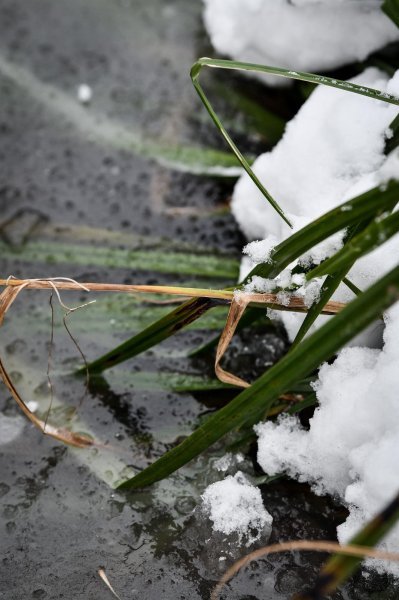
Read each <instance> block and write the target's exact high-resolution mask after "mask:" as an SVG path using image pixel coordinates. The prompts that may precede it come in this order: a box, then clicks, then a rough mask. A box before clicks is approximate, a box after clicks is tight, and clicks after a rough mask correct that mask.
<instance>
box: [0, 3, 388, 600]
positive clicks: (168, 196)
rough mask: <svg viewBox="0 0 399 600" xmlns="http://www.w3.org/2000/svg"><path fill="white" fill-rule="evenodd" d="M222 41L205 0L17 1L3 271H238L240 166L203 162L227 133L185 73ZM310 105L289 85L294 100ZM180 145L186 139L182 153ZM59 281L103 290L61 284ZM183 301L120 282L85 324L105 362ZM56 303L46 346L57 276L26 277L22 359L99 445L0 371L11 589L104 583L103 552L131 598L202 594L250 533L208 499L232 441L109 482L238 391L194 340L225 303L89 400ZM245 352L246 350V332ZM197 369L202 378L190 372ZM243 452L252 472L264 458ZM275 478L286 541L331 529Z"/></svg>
mask: <svg viewBox="0 0 399 600" xmlns="http://www.w3.org/2000/svg"><path fill="white" fill-rule="evenodd" d="M210 52H211V50H210V49H209V46H208V41H207V39H206V36H205V34H204V31H203V28H202V24H201V4H200V2H194V1H192V2H187V0H186V1H183V0H173V1H169V2H166V1H162V0H150V1H148V2H137V1H134V0H114V1H112V2H111V1H110V0H96V1H95V2H94V1H93V0H68V1H61V0H59V1H58V2H54V1H53V0H35V1H34V2H33V1H32V2H27V1H26V0H1V1H0V98H1V102H0V135H1V147H0V206H1V225H0V234H1V238H0V244H1V252H2V255H1V256H2V259H1V268H2V276H8V275H11V274H12V275H15V276H21V277H44V276H45V277H49V276H64V277H73V278H76V279H78V280H80V281H113V282H135V283H175V284H178V283H185V284H198V285H203V286H207V287H220V286H222V285H225V284H227V283H230V284H231V283H233V282H234V281H236V279H237V273H238V257H239V253H240V248H241V246H242V243H243V240H242V238H241V235H240V233H239V231H238V230H237V227H236V225H235V223H234V221H233V219H232V217H231V216H230V215H229V213H228V210H227V200H228V197H229V195H230V193H231V190H232V180H231V179H226V178H222V179H220V178H215V177H213V176H209V175H199V174H193V173H192V172H190V171H192V170H193V168H192V165H193V163H192V161H191V163H190V164H188V163H189V162H190V160H189V157H190V152H192V149H193V148H194V151H195V152H196V148H198V147H202V148H206V147H212V148H214V149H220V150H223V149H224V148H223V145H222V144H221V143H220V141H219V139H218V137H217V135H216V134H215V132H214V130H213V129H212V126H211V125H210V124H209V121H208V119H207V117H206V115H205V114H204V111H203V110H202V109H201V107H200V105H199V101H198V100H197V98H196V96H195V93H194V91H193V90H192V88H191V84H190V82H189V77H188V71H189V68H190V66H191V64H192V63H193V62H194V60H195V59H196V58H197V57H198V56H200V55H203V54H208V53H210ZM204 81H206V83H207V85H208V86H209V87H210V89H211V90H214V91H215V90H218V93H219V95H216V97H215V100H216V102H217V103H218V106H219V107H220V108H221V109H222V110H223V109H224V110H225V113H224V114H225V116H226V119H227V122H228V124H229V125H230V126H231V127H232V128H233V130H234V132H235V134H236V137H237V138H238V139H240V140H241V142H242V144H244V146H243V147H244V149H245V150H246V151H247V152H256V151H257V150H259V149H261V148H265V147H267V140H266V139H264V138H262V137H260V136H259V135H257V134H256V132H255V130H254V128H251V122H250V119H249V118H248V116H247V115H246V114H244V113H242V112H241V113H240V112H238V113H237V112H235V113H233V112H231V109H230V108H229V107H228V106H224V105H225V104H226V102H225V100H223V99H222V98H223V94H221V93H220V86H221V85H222V87H223V85H225V83H224V81H223V78H219V79H217V78H215V77H214V76H211V75H207V76H206V77H205V79H204ZM80 83H88V84H90V86H91V87H92V89H93V100H92V102H91V104H90V106H88V107H82V106H80V105H79V103H78V102H77V100H76V88H77V86H78V85H79V84H80ZM247 86H248V94H252V98H255V97H257V96H258V95H259V93H262V92H261V91H260V87H259V84H257V83H253V84H250V83H248V82H247ZM273 94H274V99H273ZM273 94H272V95H271V96H272V100H273V102H274V103H276V93H275V92H274V93H273ZM294 109H295V102H292V101H290V102H289V103H288V104H287V105H286V106H284V107H283V108H282V109H281V110H282V115H283V114H284V116H289V115H290V114H291V112H292V111H293V110H294ZM171 148H179V152H178V153H177V154H176V153H174V154H173V156H172V158H171V154H170V150H171ZM182 148H183V149H185V150H182ZM187 148H188V149H189V151H187ZM171 163H173V164H172V165H171ZM187 256H188V258H187ZM63 300H64V302H66V303H67V304H68V305H76V304H80V303H81V302H84V301H87V298H86V296H85V294H84V293H74V294H72V293H68V294H67V293H66V294H64V295H63ZM56 304H57V302H56V300H54V305H56ZM167 310H169V308H168V307H164V306H161V305H155V306H154V305H153V304H149V303H148V302H142V301H141V300H138V299H137V298H130V299H127V298H125V297H121V296H113V297H109V296H103V297H99V299H98V301H97V303H96V304H95V305H92V306H89V307H86V308H84V309H81V310H80V311H78V312H77V313H76V314H75V315H73V316H71V317H70V321H69V323H70V326H71V328H72V330H73V333H74V335H75V337H76V338H77V339H78V341H79V345H80V347H81V348H82V350H83V351H84V353H85V355H86V356H87V358H89V359H93V358H95V357H97V356H99V355H100V354H101V353H102V352H103V351H105V350H107V349H110V348H111V347H113V346H114V345H115V344H116V343H117V342H119V341H121V340H124V339H126V338H128V337H129V336H130V335H132V334H133V333H134V332H136V331H138V330H140V329H141V328H143V327H144V326H146V325H147V324H149V323H150V322H152V321H153V320H154V319H155V318H157V317H159V316H160V315H161V314H164V313H165V311H167ZM55 317H56V324H55V339H54V346H53V348H52V350H51V353H50V354H49V340H50V324H51V314H50V306H49V294H48V293H47V292H31V291H30V292H28V291H27V292H25V293H22V294H21V296H20V298H19V299H18V301H17V302H16V303H15V305H14V306H13V307H12V309H11V310H10V312H9V314H8V316H7V318H6V321H5V324H4V327H3V329H2V337H1V348H2V353H3V356H4V360H5V364H6V367H7V369H8V370H9V372H10V373H11V374H12V378H13V381H14V383H15V384H16V385H17V387H18V390H19V391H20V393H21V395H22V396H23V397H24V399H25V400H26V401H28V400H29V401H34V402H36V403H37V404H38V414H40V415H45V414H46V411H47V407H48V405H49V402H50V396H49V389H48V386H47V376H46V372H47V368H48V362H49V356H50V363H51V373H52V382H53V386H54V399H53V407H52V411H51V413H50V421H51V422H52V423H55V424H57V423H63V424H65V423H67V424H69V425H70V426H72V427H73V428H74V429H75V430H80V431H85V432H88V433H90V434H91V435H93V436H94V437H95V439H96V440H97V441H98V442H99V446H98V447H96V448H94V449H90V450H74V449H70V448H67V447H65V446H63V445H61V444H59V443H57V442H55V441H53V440H51V439H49V438H46V437H43V436H42V435H41V434H40V433H39V432H38V431H37V430H36V429H35V428H34V427H33V426H31V425H30V424H29V423H28V422H27V421H25V419H24V417H22V416H21V414H20V411H19V409H18V407H17V406H16V404H15V402H14V401H13V400H12V399H11V398H10V397H9V394H8V393H7V391H6V389H5V388H4V387H2V388H1V390H0V391H1V396H0V409H1V411H2V415H1V420H0V436H1V437H0V550H1V552H0V598H2V599H4V600H20V599H26V598H32V599H47V600H50V599H51V600H52V599H54V600H55V599H59V598H65V599H72V598H73V599H74V600H76V599H82V600H83V599H84V600H91V599H93V600H94V599H96V600H100V599H101V600H103V599H104V600H108V599H110V598H112V595H111V592H110V591H109V590H108V589H107V588H106V587H105V585H104V584H103V582H102V581H101V580H100V578H99V576H98V569H99V568H101V567H103V568H105V569H106V572H107V574H108V577H109V579H110V581H111V582H112V584H113V585H114V588H115V589H116V590H117V592H118V593H119V595H120V597H121V599H122V600H127V599H133V598H137V597H140V598H143V599H155V598H157V599H158V598H165V599H172V598H181V599H187V598H190V599H192V600H194V599H197V598H198V599H200V598H201V599H204V598H207V597H208V596H209V592H210V590H211V589H212V587H213V585H214V583H215V581H217V579H218V577H219V576H220V575H221V574H222V572H223V570H224V569H225V567H226V565H228V564H230V563H231V562H232V561H233V560H234V559H236V558H238V557H239V556H241V555H242V554H243V553H245V552H247V551H248V549H247V548H245V547H244V546H242V545H241V546H240V545H239V544H238V542H237V540H235V541H234V540H233V543H231V541H229V540H224V539H223V538H220V537H217V536H214V535H213V534H212V532H211V530H210V527H209V523H207V522H206V520H205V519H203V518H202V517H201V516H200V515H198V514H197V513H195V514H194V515H193V509H194V508H195V507H196V506H197V505H198V503H199V498H200V494H201V493H202V491H203V490H204V488H205V487H206V485H207V484H208V483H210V482H212V481H215V480H217V479H218V478H220V474H219V473H218V472H217V471H216V470H215V469H214V468H213V463H214V461H215V459H216V458H217V457H219V456H221V455H223V453H224V448H223V446H222V445H219V446H217V447H215V448H214V449H212V452H209V453H208V454H206V455H204V456H202V457H201V458H200V459H198V460H197V461H194V463H193V464H191V465H190V466H189V467H187V468H185V469H182V470H181V471H180V472H179V473H177V474H176V475H174V476H173V477H171V478H169V479H168V480H167V481H164V482H162V483H160V484H157V485H154V486H153V487H151V488H150V489H147V490H145V491H143V492H140V493H136V494H132V495H130V496H126V495H122V494H120V493H117V492H115V491H113V489H112V485H113V484H114V483H115V482H116V481H118V480H120V479H121V478H123V477H124V476H127V475H128V474H129V473H132V472H134V471H135V470H136V469H137V468H142V467H144V466H145V465H147V464H149V463H151V462H152V461H153V460H155V459H156V458H157V457H158V456H160V455H161V454H162V453H163V452H164V451H165V450H167V449H168V448H170V447H171V446H172V445H173V444H175V443H177V442H178V440H179V439H180V438H181V436H184V435H187V434H189V433H190V432H191V431H192V430H193V428H194V427H195V426H196V425H197V424H198V423H199V422H200V421H201V419H202V418H204V416H205V415H206V414H208V412H209V410H213V408H214V407H215V406H216V405H218V403H222V402H224V401H225V400H226V397H225V395H224V394H223V392H220V391H218V390H217V389H215V384H214V378H213V376H212V371H211V367H210V364H209V363H207V362H206V361H205V362H202V361H193V360H189V359H188V358H187V354H188V351H189V350H191V349H192V348H195V347H196V346H198V345H199V344H201V343H203V342H204V341H206V340H207V339H208V338H209V337H212V335H213V333H212V332H215V331H216V330H218V329H220V327H221V326H222V324H223V318H224V317H225V311H224V309H218V310H216V311H214V314H209V315H208V316H206V318H205V319H204V320H203V321H202V322H200V323H197V324H195V326H194V327H192V328H191V329H190V330H189V331H186V332H184V333H183V334H181V335H179V336H178V337H176V338H174V339H172V340H170V341H168V342H166V343H164V344H162V345H161V346H159V347H158V348H156V349H154V350H153V351H151V352H147V353H146V354H144V355H143V356H141V357H139V358H137V359H135V360H132V361H130V362H129V363H127V364H126V365H124V366H122V367H120V368H118V369H113V370H112V371H110V372H107V373H106V375H105V378H104V380H102V381H97V382H95V383H94V384H93V385H92V386H91V388H90V392H89V393H88V394H86V397H85V398H84V400H83V402H82V401H81V399H82V396H83V395H84V383H83V382H82V381H81V380H77V379H75V378H73V377H71V376H69V375H68V372H70V370H71V368H72V367H73V366H75V365H76V364H78V363H79V361H80V356H79V353H78V351H77V348H76V347H75V346H74V344H73V343H72V342H71V340H70V338H69V337H68V336H67V334H66V332H65V330H64V328H63V327H62V323H61V311H60V309H59V308H58V307H56V309H55ZM266 335H267V336H269V337H268V338H267V339H268V341H269V342H270V343H271V344H272V346H273V347H274V350H273V349H272V350H271V354H270V356H266V355H264V361H265V363H267V362H268V361H269V362H272V361H273V360H276V358H278V356H279V353H281V352H282V351H283V350H284V341H283V339H282V338H281V335H280V334H278V333H276V332H274V331H273V330H268V331H267V332H266ZM259 343H261V341H260V342H259ZM242 344H243V345H244V346H245V345H246V344H247V340H246V338H245V337H244V339H243V341H242ZM269 345H270V344H269ZM234 352H235V355H233V356H232V358H231V360H233V361H234V360H237V353H238V355H239V353H240V349H239V348H238V349H237V346H235V349H234ZM243 354H244V355H247V354H248V352H247V350H243ZM255 354H256V348H255ZM245 360H248V359H247V358H246V359H245ZM248 363H249V364H250V363H251V361H250V360H249V361H248ZM260 367H262V365H260ZM201 385H202V386H203V388H204V390H203V391H202V392H201V391H198V388H199V387H201ZM193 386H194V387H196V389H197V391H196V392H195V393H190V392H189V391H184V390H188V389H191V388H192V387H193ZM212 386H213V387H212ZM216 387H217V386H216ZM176 390H179V391H176ZM181 390H183V391H181ZM74 408H78V410H77V411H74ZM241 467H242V468H243V469H244V470H247V471H248V473H253V465H252V461H251V459H250V458H249V459H248V460H247V461H246V462H245V463H244V465H243V466H241ZM262 493H263V496H264V500H265V505H266V507H267V508H268V510H269V511H270V512H271V513H272V515H273V517H274V525H273V531H272V534H271V538H270V541H272V542H273V541H277V540H289V539H298V538H300V539H302V538H312V539H334V535H335V528H336V525H337V524H338V523H340V522H341V521H342V520H343V519H344V518H345V511H344V510H342V509H341V508H339V507H337V506H335V505H334V503H333V502H332V501H330V500H328V499H320V498H317V497H315V496H314V495H312V494H311V493H310V491H309V490H308V488H307V487H305V486H300V485H298V484H294V483H290V482H284V481H280V482H277V483H275V484H273V485H269V486H264V487H263V489H262ZM267 542H268V538H267V537H265V538H263V539H261V540H260V541H259V545H262V544H264V543H267ZM322 560H323V557H320V556H314V555H309V554H302V555H299V554H297V555H282V556H276V557H270V558H268V559H267V560H263V561H259V562H258V563H257V564H255V565H253V566H251V567H250V568H249V569H247V570H246V571H245V572H243V573H242V574H240V575H239V576H237V577H236V578H235V580H234V581H233V582H232V584H231V587H230V588H229V589H228V590H227V592H226V594H225V597H226V598H263V599H265V598H267V599H273V600H274V599H276V600H277V599H285V598H290V596H291V595H292V593H293V592H295V591H298V590H299V589H301V588H303V587H304V586H306V585H308V584H309V583H310V582H311V581H312V579H313V578H314V577H315V574H316V572H317V570H318V568H319V566H320V564H321V562H322ZM370 582H371V583H370ZM388 583H389V581H388V578H385V577H376V576H373V577H371V578H363V577H362V576H361V575H358V576H356V577H355V579H353V580H352V581H351V582H350V583H349V584H348V585H347V586H346V587H345V588H344V589H343V590H341V592H338V593H337V594H336V595H335V596H334V598H337V599H338V598H339V599H341V598H342V599H348V600H349V599H359V600H360V599H363V598H364V599H365V598H387V599H388V598H395V597H396V596H397V593H396V592H395V589H394V587H393V586H392V585H388Z"/></svg>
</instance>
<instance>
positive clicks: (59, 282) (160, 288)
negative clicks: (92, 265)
mask: <svg viewBox="0 0 399 600" xmlns="http://www.w3.org/2000/svg"><path fill="white" fill-rule="evenodd" d="M1 285H6V286H7V288H13V289H15V288H17V289H18V288H20V287H24V288H28V289H37V290H40V289H54V290H56V291H57V290H82V289H84V290H86V291H94V292H118V293H127V294H137V293H147V294H148V293H151V294H169V295H177V296H184V297H191V298H193V297H196V298H212V299H216V300H221V301H223V302H226V303H230V311H229V314H228V317H227V321H226V325H225V327H224V330H223V332H222V335H221V336H220V340H219V344H218V347H217V351H216V360H215V373H216V376H217V377H218V379H220V381H223V382H224V383H228V384H230V385H236V386H238V387H244V388H246V387H249V386H250V384H249V383H248V382H246V381H244V380H243V379H241V378H240V377H237V376H236V375H234V374H232V373H229V372H227V371H225V370H224V369H222V367H221V366H220V361H221V359H222V358H223V356H224V354H225V352H226V350H227V348H228V346H229V344H230V342H231V339H232V337H233V335H234V332H235V330H236V328H237V325H238V323H239V321H240V319H241V317H242V315H243V314H244V311H245V309H246V307H247V306H248V305H251V306H257V307H269V308H273V309H277V310H288V311H294V312H307V310H308V307H307V306H306V305H305V304H304V301H303V299H302V298H300V297H299V296H295V295H294V294H292V295H291V296H290V297H289V298H288V302H284V304H283V303H281V301H279V298H278V294H256V293H254V294H251V293H246V292H241V291H235V292H234V291H230V290H207V289H200V288H186V287H175V286H164V285H125V284H114V283H77V282H76V281H74V280H71V279H67V278H53V279H14V278H12V277H9V278H8V279H0V286H1ZM344 306H345V304H343V303H342V302H332V301H331V302H327V304H326V305H325V306H324V308H323V310H322V313H323V314H326V315H333V314H336V313H337V312H339V311H340V310H342V308H344Z"/></svg>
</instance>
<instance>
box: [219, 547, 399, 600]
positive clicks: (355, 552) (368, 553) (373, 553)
mask: <svg viewBox="0 0 399 600" xmlns="http://www.w3.org/2000/svg"><path fill="white" fill-rule="evenodd" d="M294 550H302V551H303V550H305V551H312V552H335V553H337V554H339V555H346V556H355V557H360V558H362V557H368V558H379V559H381V560H393V561H396V562H399V554H396V553H393V552H383V551H381V550H375V549H374V548H369V547H366V546H358V545H352V544H351V545H347V546H340V545H339V544H338V542H325V541H313V540H298V541H293V542H282V543H281V544H272V545H270V546H265V547H263V548H259V549H258V550H254V551H253V552H250V554H247V555H246V556H244V557H243V558H240V559H239V560H238V561H236V562H235V563H234V564H233V565H232V566H231V567H230V568H229V569H228V570H227V571H226V572H225V574H224V575H223V577H222V578H221V579H220V581H219V582H218V584H217V585H216V586H215V588H214V590H213V591H212V594H211V600H217V599H218V598H219V594H220V592H221V591H222V589H223V587H224V586H225V585H226V583H228V582H229V581H230V580H231V579H232V578H233V577H234V575H236V574H237V573H238V571H239V570H240V569H242V568H243V567H245V566H246V565H247V564H249V563H250V562H252V561H253V560H256V559H258V558H262V556H267V555H269V554H278V553H280V552H292V551H294Z"/></svg>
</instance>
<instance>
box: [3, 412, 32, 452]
mask: <svg viewBox="0 0 399 600" xmlns="http://www.w3.org/2000/svg"><path fill="white" fill-rule="evenodd" d="M25 425H26V420H25V419H24V418H23V417H19V416H18V417H7V416H6V415H0V446H1V445H2V444H9V443H10V442H12V441H14V440H15V439H16V438H17V437H19V436H20V435H21V433H22V430H23V428H24V427H25Z"/></svg>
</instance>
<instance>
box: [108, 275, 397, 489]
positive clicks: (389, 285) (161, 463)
mask: <svg viewBox="0 0 399 600" xmlns="http://www.w3.org/2000/svg"><path fill="white" fill-rule="evenodd" d="M398 298H399V267H396V268H395V269H393V270H392V271H390V272H389V273H388V274H387V275H385V277H383V278H381V279H380V280H379V281H378V282H377V283H375V284H374V285H373V286H371V287H370V288H369V289H368V290H366V291H365V292H364V293H363V294H361V295H360V296H358V297H357V298H356V299H355V300H354V301H353V302H351V303H350V304H348V306H346V308H345V309H344V310H343V311H342V312H341V313H339V314H337V315H336V316H335V317H334V318H333V319H331V320H330V321H329V322H328V323H326V324H325V325H324V326H323V327H321V328H320V329H319V330H317V331H316V332H315V333H314V334H313V335H311V336H310V337H308V338H307V339H305V340H304V341H303V342H302V343H301V344H300V345H298V346H297V347H296V348H294V350H293V351H292V352H289V353H288V354H287V355H286V356H285V357H283V358H282V359H281V360H280V361H279V362H278V363H277V364H276V365H274V366H273V367H272V368H271V369H270V370H269V371H266V373H264V374H263V375H262V376H261V377H259V378H258V379H257V380H256V381H255V383H254V384H253V385H252V386H251V387H249V388H247V389H246V390H244V391H243V392H241V393H240V394H239V395H238V396H237V397H236V398H235V399H234V400H232V401H231V402H230V403H229V404H228V405H227V406H225V407H224V408H222V409H220V410H219V411H217V412H216V413H214V414H213V415H212V416H211V417H209V419H208V420H207V421H206V422H205V424H203V425H202V426H201V427H199V428H198V429H196V431H194V433H192V434H191V435H190V436H189V437H188V438H187V439H186V440H185V441H184V442H182V443H181V444H180V445H179V446H177V447H175V448H173V449H172V450H170V451H169V452H167V453H166V454H164V455H163V456H162V457H161V458H160V459H158V460H157V461H156V462H155V463H153V464H152V465H150V466H149V467H148V468H146V469H144V471H142V472H141V473H139V474H138V475H136V476H135V477H133V478H132V479H129V480H127V481H125V482H124V483H122V484H121V486H120V488H121V489H137V488H141V487H145V486H147V485H151V484H152V483H154V482H155V481H159V480H160V479H163V478H164V477H167V476H168V475H170V474H171V473H173V472H174V471H176V470H177V469H179V468H180V467H182V466H183V465H185V464H186V463H187V462H189V461H190V460H192V459H193V458H195V457H196V456H198V454H200V453H201V452H203V451H204V450H205V449H206V448H208V447H209V446H211V445H212V444H213V443H215V442H216V441H217V440H219V439H220V438H221V437H223V436H224V435H225V434H226V433H228V432H229V431H232V430H234V429H237V428H238V427H241V426H242V425H244V424H245V423H246V422H248V421H252V420H255V419H260V418H261V416H262V415H263V414H264V413H265V412H266V411H267V410H268V409H269V408H270V406H271V404H272V402H273V401H274V400H275V399H276V398H277V397H278V396H279V395H280V394H283V393H284V392H286V391H287V390H288V389H289V388H290V387H291V386H292V385H294V384H295V382H296V381H298V380H300V379H302V378H304V377H306V376H307V375H308V374H309V373H311V372H312V371H313V370H314V369H315V368H317V367H318V366H319V365H320V363H321V362H323V361H325V360H327V359H328V358H330V357H331V356H332V355H333V354H334V353H335V352H337V351H338V350H339V349H340V348H341V347H342V346H343V345H344V344H345V343H347V342H348V341H349V340H350V339H352V338H353V337H354V336H355V335H357V334H358V333H359V332H360V331H362V329H364V328H365V327H367V325H369V324H370V323H372V322H373V321H374V319H376V318H378V316H379V315H380V314H381V313H382V312H383V311H384V310H385V309H386V308H388V307H389V306H390V305H391V304H393V303H394V302H395V301H396V300H397V299H398Z"/></svg>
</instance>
